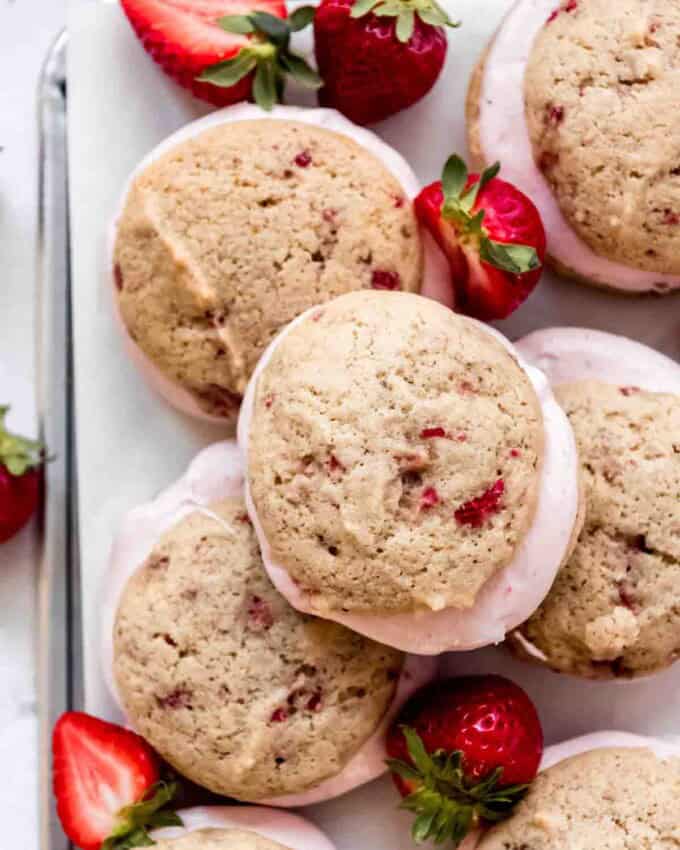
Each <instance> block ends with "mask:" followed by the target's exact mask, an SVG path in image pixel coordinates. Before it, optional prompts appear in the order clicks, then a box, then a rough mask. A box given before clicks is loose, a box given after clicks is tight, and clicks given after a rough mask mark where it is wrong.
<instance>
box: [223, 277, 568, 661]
mask: <svg viewBox="0 0 680 850" xmlns="http://www.w3.org/2000/svg"><path fill="white" fill-rule="evenodd" d="M239 444H240V447H241V449H242V451H243V452H244V454H245V456H246V457H247V465H248V469H247V481H246V484H247V490H246V499H247V503H248V510H249V514H250V517H251V520H252V521H253V524H254V526H255V530H256V532H257V535H258V539H259V542H260V547H261V550H262V554H263V561H264V565H265V568H266V569H267V571H268V573H269V575H270V577H271V578H272V580H273V582H274V583H275V584H276V586H277V588H278V589H279V590H280V591H281V593H282V594H283V595H284V596H285V597H286V598H287V599H288V600H289V602H290V603H291V604H292V605H294V606H295V607H296V608H298V609H299V610H302V611H306V612H310V613H314V614H317V615H319V616H321V617H325V618H328V619H331V620H336V621H338V622H341V623H344V624H345V625H348V626H349V627H350V628H353V629H355V630H356V631H358V632H361V633H363V634H366V635H368V636H370V637H372V638H374V639H375V640H379V641H381V642H382V643H386V644H388V645H390V646H395V647H398V648H400V649H404V650H407V651H414V652H418V653H421V654H436V653H439V652H442V651H445V650H448V649H471V648H475V647H479V646H483V645H487V644H491V643H494V642H498V641H500V640H502V639H503V637H504V635H505V633H506V631H507V630H508V629H511V628H514V627H515V626H516V625H518V624H519V623H520V622H522V621H523V620H524V619H526V617H527V616H528V615H529V614H530V613H531V612H532V611H534V610H535V608H536V607H537V606H538V604H539V603H540V601H541V600H542V599H543V597H544V596H545V594H546V593H547V591H548V589H549V587H550V584H551V583H552V580H553V578H554V576H555V574H556V572H557V569H558V567H559V566H560V564H561V563H562V562H563V560H564V559H565V557H566V556H567V554H568V552H569V550H570V547H571V545H572V543H573V541H574V539H575V535H577V534H578V531H579V530H580V524H579V523H580V514H579V484H578V463H577V456H576V447H575V443H574V438H573V434H572V431H571V428H570V427H569V424H568V421H567V419H566V417H565V415H564V413H563V412H562V411H561V409H560V408H559V406H558V405H557V403H556V402H555V400H554V398H553V396H552V393H551V391H550V389H549V385H548V383H547V381H546V380H545V378H544V376H543V375H542V374H541V373H540V372H539V371H538V370H536V369H533V368H531V367H527V366H526V365H524V364H523V363H522V362H521V361H520V360H519V359H518V358H517V356H516V354H515V353H514V350H513V348H512V346H511V345H510V344H509V343H507V342H506V341H505V340H504V339H503V338H502V337H501V336H500V335H499V334H497V332H495V331H493V330H492V329H490V328H488V327H487V326H485V325H482V324H480V323H478V322H476V321H475V320H473V319H469V318H466V317H464V316H459V315H457V314H455V313H452V312H451V311H450V310H448V309H446V308H445V307H443V306H442V305H440V304H438V303H436V302H434V301H431V300H429V299H426V298H421V297H419V296H417V295H410V294H408V293H394V292H370V291H366V292H355V293H351V294H348V295H345V296H342V297H340V298H338V299H336V300H334V301H332V302H330V303H328V304H326V305H324V306H320V307H317V308H313V309H312V310H310V311H308V312H307V313H305V314H303V316H301V317H299V318H298V319H297V320H296V321H295V322H293V323H292V324H291V325H289V326H288V328H287V329H286V330H285V331H283V332H282V333H281V335H280V336H279V337H278V338H277V339H276V340H275V341H274V343H273V344H272V345H271V346H270V348H269V349H268V350H267V352H266V353H265V355H264V356H263V358H262V360H261V361H260V363H259V364H258V367H257V369H256V372H255V374H254V377H253V380H252V381H251V384H250V386H249V389H248V393H247V396H246V400H245V404H244V407H243V409H242V412H241V418H240V421H239Z"/></svg>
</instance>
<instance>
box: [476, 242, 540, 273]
mask: <svg viewBox="0 0 680 850" xmlns="http://www.w3.org/2000/svg"><path fill="white" fill-rule="evenodd" d="M479 256H480V257H481V259H482V260H483V261H484V262H485V263H489V265H492V266H494V268H497V269H501V271H504V272H509V273H510V274H525V273H526V272H530V271H534V270H535V269H538V268H540V267H541V261H540V260H539V258H538V254H537V253H536V249H535V248H532V247H531V246H530V245H513V244H510V243H504V242H493V241H492V240H491V239H488V238H485V239H482V241H481V242H480V245H479Z"/></svg>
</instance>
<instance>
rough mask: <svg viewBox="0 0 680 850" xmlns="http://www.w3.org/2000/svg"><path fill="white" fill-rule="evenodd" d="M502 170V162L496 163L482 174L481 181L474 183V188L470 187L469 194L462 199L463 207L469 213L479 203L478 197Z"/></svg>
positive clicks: (466, 193)
mask: <svg viewBox="0 0 680 850" xmlns="http://www.w3.org/2000/svg"><path fill="white" fill-rule="evenodd" d="M500 170H501V164H500V162H496V163H494V165H492V166H490V167H489V168H487V169H485V170H484V171H483V172H482V174H481V176H480V178H479V180H477V181H476V182H475V183H473V184H472V186H470V188H469V189H468V190H467V192H465V194H464V195H463V197H462V198H461V204H462V205H463V207H464V208H465V209H466V210H467V211H468V212H469V211H470V210H472V208H473V207H474V205H475V204H476V203H477V197H478V195H479V193H480V192H481V191H482V189H483V188H484V187H485V186H486V185H487V183H489V182H491V180H493V179H494V177H496V175H497V174H498V172H499V171H500Z"/></svg>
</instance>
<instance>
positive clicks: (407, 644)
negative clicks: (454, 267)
mask: <svg viewBox="0 0 680 850" xmlns="http://www.w3.org/2000/svg"><path fill="white" fill-rule="evenodd" d="M317 309H318V308H312V309H311V310H309V311H307V312H306V313H303V314H302V315H301V316H298V318H297V319H295V320H294V321H292V322H291V323H290V324H289V325H288V326H287V327H286V328H284V329H283V330H282V331H281V333H280V334H279V335H278V336H277V337H276V338H275V339H273V340H272V342H271V343H270V344H269V346H268V348H267V350H266V351H265V352H264V354H263V355H262V357H261V358H260V361H259V363H258V364H257V367H256V368H255V372H254V374H253V377H252V380H251V381H250V384H249V385H248V389H247V391H246V394H245V397H244V399H243V404H242V406H241V416H240V418H239V422H238V441H239V446H240V448H241V451H242V452H243V454H244V456H245V457H247V456H248V451H249V449H248V440H249V436H250V422H251V419H252V415H253V406H254V403H255V392H256V389H257V383H258V381H259V379H260V375H261V374H262V372H263V370H264V369H266V367H267V364H268V363H269V361H270V360H271V358H272V356H273V354H274V352H275V350H276V348H277V346H278V345H279V343H280V342H281V340H282V339H283V338H284V337H285V336H286V334H288V333H289V332H290V331H291V330H292V329H293V328H294V327H296V326H297V325H299V324H301V323H302V322H304V321H306V320H307V317H308V316H309V315H310V314H312V313H314V312H315V311H316V310H317ZM472 321H474V320H472ZM475 324H476V325H478V327H479V328H480V330H483V331H485V332H487V333H489V334H491V335H492V336H494V338H496V339H497V340H498V341H499V342H500V343H501V344H502V345H503V346H505V347H506V348H507V349H508V351H510V353H511V354H513V356H515V357H516V358H517V360H518V362H519V365H520V366H521V367H522V369H524V371H525V372H526V375H527V377H528V378H529V380H530V381H531V383H532V384H533V387H534V389H535V391H536V395H537V397H538V400H539V402H540V404H541V410H542V413H543V422H544V433H545V452H544V457H543V467H542V469H541V482H540V489H539V494H538V502H537V505H536V513H535V515H534V519H533V524H532V526H531V528H530V529H529V530H528V532H527V533H526V535H525V537H524V540H523V541H522V544H521V546H520V547H519V548H518V550H517V552H516V553H515V556H514V558H513V559H512V561H511V562H510V563H509V564H508V566H507V567H505V568H504V569H503V570H501V571H500V572H499V573H498V574H497V575H495V576H493V577H492V578H491V579H489V581H488V582H487V583H486V584H485V585H484V587H483V588H482V590H481V591H480V593H479V596H478V597H477V600H476V601H475V604H474V606H473V607H472V608H469V609H467V610H460V609H458V610H456V609H454V608H445V609H443V610H440V611H428V612H418V613H401V612H400V613H396V614H370V613H367V614H366V613H361V612H360V613H356V614H353V613H345V612H342V611H333V612H331V613H326V615H325V616H328V617H329V618H330V619H332V620H336V621H337V622H338V623H342V624H343V625H345V626H347V627H348V628H351V629H354V630H355V631H357V632H361V633H362V634H365V635H368V637H371V638H373V639H374V640H377V641H380V642H381V643H385V644H387V645H388V646H394V647H396V648H397V649H401V650H403V651H404V652H418V653H420V654H421V655H437V654H441V653H442V652H446V651H448V650H457V651H462V650H469V649H477V648H479V647H482V646H488V645H490V644H494V643H500V642H501V641H502V640H504V638H505V635H506V634H507V633H508V632H509V631H511V630H512V629H514V628H515V627H516V626H518V625H520V623H523V622H524V621H525V620H526V619H527V618H528V617H530V616H531V614H533V612H534V611H535V610H536V608H538V606H539V605H540V603H541V602H542V601H543V599H544V598H545V596H546V594H547V592H548V590H549V589H550V586H551V585H552V583H553V581H554V579H555V575H556V574H557V570H558V569H559V567H560V565H561V563H562V562H563V561H564V557H565V555H566V553H567V550H568V547H569V544H570V543H571V539H572V536H573V533H574V526H575V524H576V518H577V514H578V507H579V475H578V463H577V457H576V443H575V441H574V435H573V432H572V430H571V426H570V425H569V421H568V420H567V417H566V415H565V414H564V411H563V410H562V409H561V408H560V406H559V405H558V404H557V402H556V401H555V398H554V396H553V394H552V391H551V389H550V385H549V383H548V381H547V380H546V378H545V375H543V373H542V372H540V371H539V370H538V369H536V368H534V367H533V366H530V365H528V364H527V363H525V362H524V361H523V360H522V359H521V357H519V356H518V354H517V351H516V350H515V349H514V348H513V346H512V345H511V344H510V343H509V342H508V340H507V339H506V338H505V337H504V336H503V335H502V334H500V333H499V332H498V331H497V330H495V329H494V328H490V327H489V326H488V325H484V324H482V322H475ZM245 493H246V504H247V506H248V513H249V514H250V518H251V520H252V522H253V526H254V528H255V531H256V533H257V537H258V542H259V544H260V549H261V551H262V560H263V562H264V565H265V567H266V569H267V572H268V573H269V577H270V578H271V580H272V581H273V582H274V584H275V585H276V587H277V588H278V590H279V591H280V592H281V593H282V594H283V595H284V596H285V597H286V599H288V601H289V602H290V603H291V605H294V606H295V607H296V608H298V609H299V610H300V611H306V612H307V613H309V614H315V613H317V611H316V610H315V608H314V599H313V597H311V596H309V595H308V594H305V593H304V592H303V591H302V590H300V588H299V587H298V586H297V584H296V583H295V582H294V581H293V580H292V579H291V578H290V576H289V575H288V572H287V571H286V569H285V568H284V567H283V566H282V565H281V564H277V563H276V562H275V561H274V560H273V558H272V554H271V547H270V545H269V542H268V540H267V538H266V536H265V533H264V530H263V528H262V524H261V522H260V520H259V517H258V515H257V511H256V510H255V506H254V504H253V500H252V497H251V493H250V486H249V480H248V477H247V476H246V491H245Z"/></svg>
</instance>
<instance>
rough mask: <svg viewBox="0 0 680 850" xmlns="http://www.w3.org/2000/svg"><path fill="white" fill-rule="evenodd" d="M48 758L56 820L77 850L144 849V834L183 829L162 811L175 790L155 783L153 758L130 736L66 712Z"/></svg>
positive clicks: (147, 838) (117, 728)
mask: <svg viewBox="0 0 680 850" xmlns="http://www.w3.org/2000/svg"><path fill="white" fill-rule="evenodd" d="M52 755H53V788H54V796H55V799H56V802H57V814H58V815H59V820H60V821H61V825H62V828H63V830H64V833H65V834H66V835H67V836H68V838H69V839H70V840H71V841H72V842H73V843H74V844H75V845H76V847H80V848H81V850H129V848H132V847H147V846H149V845H150V844H153V841H152V839H151V838H150V836H149V833H148V830H150V829H152V828H159V827H163V826H181V825H182V821H181V819H180V818H179V816H178V815H177V814H175V812H173V811H172V810H170V809H168V808H167V806H168V804H169V803H170V802H171V801H172V799H173V797H174V796H175V793H176V790H177V788H176V786H175V785H173V784H167V783H165V782H160V781H159V765H158V760H157V758H156V755H155V753H154V752H153V750H152V749H151V747H149V745H148V744H147V743H146V741H144V739H143V738H140V737H139V735H136V734H135V733H134V732H130V731H129V730H128V729H123V728H122V727H121V726H116V725H115V724H113V723H107V722H105V721H104V720H99V719H98V718H96V717H91V716H90V715H89V714H82V713H80V712H76V711H71V712H67V713H66V714H63V715H62V716H61V717H60V718H59V720H58V721H57V724H56V726H55V727H54V732H53V734H52Z"/></svg>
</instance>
